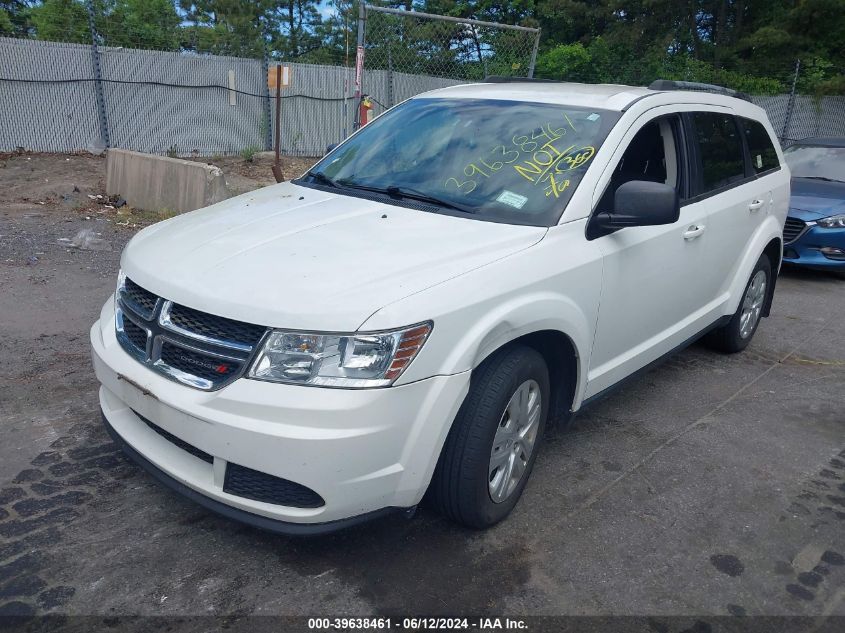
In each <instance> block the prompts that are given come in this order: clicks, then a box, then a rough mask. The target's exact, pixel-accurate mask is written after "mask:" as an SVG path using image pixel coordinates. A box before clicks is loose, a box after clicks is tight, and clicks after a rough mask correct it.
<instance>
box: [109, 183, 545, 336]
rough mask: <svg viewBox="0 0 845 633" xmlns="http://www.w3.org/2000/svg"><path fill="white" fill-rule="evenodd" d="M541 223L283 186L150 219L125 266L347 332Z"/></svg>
mask: <svg viewBox="0 0 845 633" xmlns="http://www.w3.org/2000/svg"><path fill="white" fill-rule="evenodd" d="M546 231H547V229H546V228H542V227H531V226H514V225H509V224H497V223H493V222H482V221H479V220H473V219H467V218H460V217H452V216H447V215H439V214H436V213H429V212H424V211H416V210H413V209H406V208H403V207H397V206H393V205H390V204H385V203H383V202H374V201H371V200H363V199H360V198H355V197H349V196H343V195H338V194H334V193H327V192H323V191H318V190H315V189H311V188H308V187H302V186H298V185H294V184H292V183H282V184H279V185H272V186H270V187H265V188H264V189H260V190H258V191H254V192H252V193H248V194H244V195H241V196H238V197H236V198H230V199H229V200H225V201H224V202H221V203H218V204H215V205H213V206H211V207H207V208H205V209H201V210H199V211H194V212H191V213H187V214H184V215H181V216H178V217H176V218H172V219H170V220H166V221H164V222H160V223H158V224H156V225H154V226H151V227H148V228H147V229H145V230H143V231H141V232H140V233H138V235H136V236H135V237H134V238H133V239H132V240H131V241H130V242H129V244H128V245H127V247H126V249H125V250H124V252H123V256H122V258H121V266H122V267H123V270H124V272H125V273H126V275H127V276H128V277H129V278H130V279H132V280H133V281H135V282H136V283H138V284H139V285H141V286H142V287H144V288H147V289H148V290H150V291H151V292H154V293H156V294H158V295H160V296H163V297H165V298H167V299H172V300H174V301H176V302H177V303H181V304H183V305H187V306H189V307H192V308H195V309H197V310H202V311H205V312H209V313H212V314H217V315H220V316H225V317H229V318H232V319H237V320H240V321H246V322H250V323H256V324H260V325H267V326H275V327H284V328H291V329H303V330H321V331H341V332H343V331H355V330H357V329H358V327H360V325H361V324H362V323H363V322H364V321H365V320H366V319H367V318H368V317H369V316H370V315H371V314H372V313H373V312H375V311H376V310H378V309H379V308H381V307H383V306H385V305H387V304H389V303H393V302H395V301H398V300H399V299H402V298H404V297H407V296H409V295H411V294H414V293H417V292H420V291H422V290H425V289H426V288H429V287H431V286H434V285H436V284H439V283H442V282H444V281H446V280H448V279H451V278H453V277H456V276H458V275H461V274H464V273H466V272H468V271H470V270H473V269H475V268H478V267H480V266H484V265H486V264H489V263H491V262H493V261H495V260H497V259H501V258H503V257H507V256H508V255H510V254H512V253H514V252H516V251H519V250H522V249H525V248H527V247H529V246H531V245H532V244H535V243H537V242H538V241H540V240H541V239H542V238H543V236H544V235H545V233H546ZM434 316H435V315H432V317H434ZM402 325H409V324H406V323H397V324H396V326H397V327H399V326H402Z"/></svg>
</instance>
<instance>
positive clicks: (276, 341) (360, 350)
mask: <svg viewBox="0 0 845 633" xmlns="http://www.w3.org/2000/svg"><path fill="white" fill-rule="evenodd" d="M431 328H432V324H431V323H422V324H419V325H412V326H410V327H407V328H403V329H401V330H391V331H389V332H367V333H360V334H348V335H345V334H321V333H304V332H284V331H280V330H274V331H273V332H271V333H270V335H269V336H268V337H267V339H266V341H265V343H264V346H263V348H262V349H261V352H260V353H259V354H258V357H257V358H256V359H255V362H253V364H252V367H251V368H250V370H249V374H248V377H249V378H256V379H258V380H269V381H273V382H284V383H290V384H297V385H315V386H326V387H346V388H358V389H360V388H367V387H388V386H390V385H392V384H393V383H394V382H395V381H396V379H397V378H399V376H401V375H402V372H403V371H405V369H406V368H407V367H408V365H410V364H411V361H412V360H414V358H415V357H416V355H417V354H418V353H419V351H420V349H422V346H423V344H424V343H425V341H426V339H427V338H428V335H429V334H430V333H431Z"/></svg>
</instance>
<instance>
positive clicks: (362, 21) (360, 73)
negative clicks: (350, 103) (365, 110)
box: [352, 0, 368, 130]
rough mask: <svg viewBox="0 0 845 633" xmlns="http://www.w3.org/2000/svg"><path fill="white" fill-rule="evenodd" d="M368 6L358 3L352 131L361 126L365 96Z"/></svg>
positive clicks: (360, 1)
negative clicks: (365, 44) (363, 98)
mask: <svg viewBox="0 0 845 633" xmlns="http://www.w3.org/2000/svg"><path fill="white" fill-rule="evenodd" d="M367 8H368V7H367V5H366V4H365V3H364V1H363V0H359V2H358V39H357V43H356V47H355V114H354V117H353V118H354V122H353V124H352V129H353V130H357V129H358V128H359V127H360V126H361V119H360V112H361V95H363V94H364V41H365V39H364V31H365V29H366V28H367Z"/></svg>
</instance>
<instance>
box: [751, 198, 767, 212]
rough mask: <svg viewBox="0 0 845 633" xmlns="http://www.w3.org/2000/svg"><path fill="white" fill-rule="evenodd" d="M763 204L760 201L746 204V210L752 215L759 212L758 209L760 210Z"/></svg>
mask: <svg viewBox="0 0 845 633" xmlns="http://www.w3.org/2000/svg"><path fill="white" fill-rule="evenodd" d="M764 204H765V203H764V202H763V201H762V200H752V201H751V202H750V203H749V204H748V210H749V211H751V212H752V213H754V212H755V211H759V210H760V209H762V208H763V205H764Z"/></svg>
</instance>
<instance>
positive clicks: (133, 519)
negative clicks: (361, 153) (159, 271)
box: [0, 157, 845, 630]
mask: <svg viewBox="0 0 845 633" xmlns="http://www.w3.org/2000/svg"><path fill="white" fill-rule="evenodd" d="M64 158H65V157H50V158H47V157H6V158H5V159H0V164H3V162H4V161H5V167H0V341H2V343H0V345H2V349H3V351H4V352H5V357H6V358H7V359H13V362H7V363H4V364H3V365H2V366H0V424H1V425H2V426H0V428H1V429H2V432H3V441H2V443H0V614H9V613H39V614H76V615H97V616H102V617H113V616H118V615H138V614H140V615H144V614H166V615H180V616H184V615H203V614H206V615H207V614H218V615H228V616H232V617H237V616H241V615H246V614H285V615H303V614H310V615H327V614H332V615H335V614H346V615H351V614H373V613H382V614H385V613H388V614H389V613H394V614H397V613H408V612H409V611H410V612H414V613H417V614H447V613H451V614H454V613H476V614H481V613H487V612H496V613H500V614H501V613H507V614H513V615H519V614H521V615H531V614H535V615H544V614H549V615H550V614H569V615H596V614H605V615H607V614H616V615H619V614H623V615H624V614H631V615H648V616H661V615H664V616H665V615H687V616H695V617H697V618H703V619H704V620H705V621H706V620H707V619H708V618H711V617H715V616H720V615H725V616H726V615H743V614H747V615H764V614H765V615H810V616H819V615H838V616H845V558H844V557H843V555H845V529H843V528H844V527H845V329H843V328H842V324H843V316H842V315H843V314H845V281H842V280H839V279H836V278H833V277H828V276H825V275H821V274H808V273H795V272H790V271H787V272H786V274H784V275H782V277H781V279H780V281H779V284H778V292H777V295H776V299H775V304H774V308H773V312H772V317H771V318H769V319H767V320H766V321H764V322H763V324H762V325H761V327H760V329H759V331H758V333H757V336H756V338H755V340H754V342H753V343H752V345H751V346H750V347H749V349H748V350H746V352H744V353H742V354H740V355H736V356H731V357H726V356H721V355H718V354H715V353H713V352H710V351H708V350H707V349H705V348H703V347H700V346H693V347H692V348H690V349H688V350H686V351H684V352H682V353H681V354H679V355H677V356H675V357H674V358H673V359H672V360H670V361H669V362H667V363H665V364H664V365H662V366H661V367H659V368H658V369H655V370H653V371H651V372H649V373H648V374H646V375H645V376H643V377H641V378H639V379H637V380H636V381H634V382H633V383H631V384H630V385H629V386H627V387H626V388H625V389H624V390H622V391H620V392H617V393H616V394H615V395H613V396H611V397H609V398H607V399H605V400H603V401H602V402H600V403H598V404H596V405H594V406H592V407H591V408H589V409H588V410H586V411H584V412H582V413H581V414H580V415H579V416H578V417H577V418H576V421H575V423H574V424H573V425H572V426H571V427H570V428H568V429H567V430H565V431H562V432H558V433H557V434H556V435H554V436H553V437H552V438H551V439H550V441H549V442H548V443H547V444H546V446H545V447H544V450H543V452H542V453H541V454H540V456H539V459H538V462H537V465H536V467H535V471H534V474H533V477H532V480H531V482H529V485H528V487H527V489H526V493H525V496H524V497H523V499H522V501H521V502H520V504H519V505H518V506H517V508H516V510H515V512H514V514H513V516H512V517H511V518H510V519H509V520H507V521H505V522H504V523H502V524H501V525H499V526H497V527H496V528H494V529H492V530H489V531H486V532H472V531H467V530H464V529H461V528H459V527H456V526H454V525H452V524H450V523H448V522H447V521H445V520H444V519H442V518H440V517H438V516H436V515H434V514H432V513H430V512H428V511H426V510H425V509H423V510H421V511H420V512H418V513H417V516H416V517H415V518H414V519H412V520H406V519H404V518H402V517H392V518H388V519H385V520H382V521H379V522H376V523H373V524H370V525H366V526H363V527H361V528H358V529H354V530H350V531H347V532H343V533H340V534H337V535H333V536H329V537H322V538H316V539H310V540H301V539H288V538H283V537H280V536H275V535H271V534H266V533H263V532H260V531H258V530H255V529H252V528H249V527H245V526H242V525H239V524H236V523H233V522H231V521H228V520H225V519H222V518H218V517H216V516H214V515H212V514H209V513H208V512H206V511H204V510H202V509H201V508H199V507H197V506H195V505H193V504H192V503H190V502H188V501H185V500H183V499H181V498H179V497H177V496H175V495H174V494H172V493H171V492H169V491H168V490H165V489H164V488H162V487H161V486H160V485H158V484H157V483H155V482H154V481H153V480H152V479H151V478H150V477H149V476H147V475H146V474H145V473H144V472H143V471H141V470H139V469H138V468H136V467H135V466H133V465H132V464H131V463H130V462H129V461H128V460H127V459H126V458H125V457H124V456H123V455H122V454H121V453H120V452H119V451H117V450H116V448H115V447H114V445H113V444H112V442H111V441H110V440H109V438H108V436H107V434H106V433H105V431H104V430H103V428H102V427H101V424H100V421H99V413H98V407H97V396H96V389H97V385H96V382H95V379H94V376H93V372H92V370H91V366H90V359H89V352H88V328H89V327H90V325H91V324H92V323H93V321H94V320H95V319H96V318H97V315H98V314H99V311H100V307H101V305H102V302H103V301H104V300H105V299H106V297H107V296H108V295H109V294H110V293H111V291H112V287H113V285H114V281H115V275H116V272H117V267H118V257H119V252H120V249H121V248H122V246H123V245H124V244H125V242H126V241H127V239H128V238H129V237H130V236H131V235H132V233H133V232H134V230H135V228H137V225H140V224H143V223H144V222H145V221H149V218H143V217H135V216H134V215H133V214H132V213H131V212H127V215H125V216H121V215H118V210H111V209H106V208H104V207H105V204H104V203H103V201H101V200H99V199H96V195H98V194H100V195H102V183H101V182H99V178H100V175H101V172H102V161H101V159H96V158H90V157H68V158H70V159H71V160H68V161H65V160H64ZM62 163H64V165H65V166H66V169H65V170H62V169H60V167H62ZM57 165H58V166H57ZM27 179H28V184H27V182H25V181H26V180H27ZM73 185H76V187H77V188H78V189H79V190H80V191H79V192H73ZM68 189H70V191H68ZM89 194H90V195H94V196H95V199H93V200H92V199H91V198H89V197H88V195H89ZM62 196H71V199H70V200H66V199H64V198H62ZM39 202H44V203H45V204H39ZM98 212H99V213H98ZM124 222H125V224H124ZM133 224H135V225H136V227H134V228H133V226H132V225H133ZM85 228H91V229H93V230H95V231H96V232H97V233H100V236H99V237H100V239H101V240H103V241H104V242H105V243H100V244H99V247H101V248H102V249H103V250H96V251H91V250H81V249H77V248H73V247H69V246H68V245H67V243H66V242H60V240H61V239H62V238H73V236H74V235H75V234H76V233H77V232H78V231H79V230H81V229H85ZM33 258H35V259H33ZM654 630H660V629H659V628H658V629H654ZM703 630H709V629H706V628H705V629H703Z"/></svg>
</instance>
